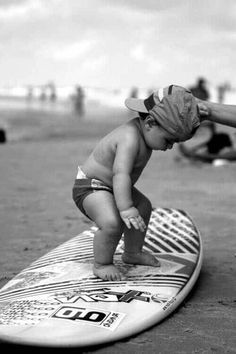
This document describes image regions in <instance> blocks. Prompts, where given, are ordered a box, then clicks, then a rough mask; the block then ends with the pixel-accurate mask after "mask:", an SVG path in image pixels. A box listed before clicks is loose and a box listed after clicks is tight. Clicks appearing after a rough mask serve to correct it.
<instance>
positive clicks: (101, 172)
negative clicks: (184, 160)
mask: <svg viewBox="0 0 236 354" xmlns="http://www.w3.org/2000/svg"><path fill="white" fill-rule="evenodd" d="M138 122H139V119H138V118H134V119H132V120H130V121H129V122H127V123H126V124H123V125H121V126H119V127H118V128H116V129H114V130H113V131H112V132H110V133H109V134H108V135H106V136H105V137H104V138H103V139H102V140H101V141H100V142H99V143H98V144H97V146H96V147H95V148H94V150H93V151H92V153H91V154H90V156H89V157H88V159H87V160H86V161H85V163H84V164H83V166H82V169H83V171H84V172H85V174H86V175H87V176H88V177H91V178H97V179H100V180H102V181H103V182H104V183H106V184H107V185H109V186H112V179H113V174H114V161H115V160H117V159H120V160H121V162H122V159H123V161H124V166H123V167H124V169H125V168H126V166H125V164H126V160H127V159H125V158H124V157H126V158H127V155H129V154H132V158H133V162H132V163H133V165H132V169H131V170H130V175H131V178H132V181H133V184H134V183H135V182H136V180H137V179H138V177H139V176H140V174H141V172H142V170H143V168H144V167H145V165H146V163H147V161H148V160H149V158H150V155H151V152H150V150H148V149H147V146H146V144H145V142H144V140H143V138H142V135H141V133H140V129H139V126H138V124H139V123H138ZM126 147H127V148H126ZM119 154H120V155H121V156H118V155H119Z"/></svg>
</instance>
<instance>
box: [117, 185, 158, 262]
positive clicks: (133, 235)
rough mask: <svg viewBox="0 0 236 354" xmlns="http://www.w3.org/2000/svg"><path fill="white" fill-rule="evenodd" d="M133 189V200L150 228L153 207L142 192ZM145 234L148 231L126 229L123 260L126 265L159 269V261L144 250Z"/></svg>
mask: <svg viewBox="0 0 236 354" xmlns="http://www.w3.org/2000/svg"><path fill="white" fill-rule="evenodd" d="M133 189H134V190H133V200H134V202H135V207H136V208H137V209H138V210H139V213H140V215H141V216H142V218H143V219H144V222H145V224H146V226H148V223H149V219H150V216H151V212H152V205H151V203H150V201H149V200H148V199H147V198H146V197H145V196H144V195H143V194H142V193H141V192H139V191H138V190H137V189H136V188H133ZM145 234H146V231H145V232H142V231H140V230H136V229H135V228H134V227H132V228H131V229H128V228H125V231H124V242H125V251H124V254H123V256H122V259H123V261H124V262H125V263H130V264H141V265H148V266H153V267H158V266H160V263H159V261H158V260H157V259H156V258H155V257H154V256H153V255H152V254H150V253H148V252H145V251H143V250H142V247H143V244H144V239H145Z"/></svg>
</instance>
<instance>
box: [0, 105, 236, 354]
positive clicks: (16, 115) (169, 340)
mask: <svg viewBox="0 0 236 354" xmlns="http://www.w3.org/2000/svg"><path fill="white" fill-rule="evenodd" d="M0 117H1V120H0V122H1V121H2V122H3V124H4V125H5V127H6V131H7V138H8V141H7V143H6V144H0V161H1V169H0V178H1V183H0V195H1V198H0V214H1V217H0V230H1V231H0V241H1V247H0V286H1V287H2V286H3V285H4V284H5V283H6V282H7V281H9V280H10V279H12V278H13V277H14V276H15V275H16V274H18V273H19V272H20V271H21V270H22V269H23V268H25V267H27V266H28V265H29V264H30V263H31V262H33V261H34V260H36V259H37V258H39V257H40V256H42V255H44V254H45V253H46V252H48V251H50V250H51V249H53V248H54V247H56V246H58V245H60V244H61V243H62V242H64V241H66V240H69V239H70V238H72V237H73V236H75V235H77V234H79V233H80V232H81V231H83V230H86V229H88V228H89V227H90V226H92V223H91V222H90V221H89V220H88V219H86V218H85V217H84V216H83V215H82V214H81V213H80V212H79V211H78V210H77V208H76V207H75V205H74V202H73V200H72V197H71V189H72V185H73V182H74V178H75V175H76V169H77V165H78V164H80V163H82V162H83V161H84V159H85V158H86V156H88V154H89V153H90V152H91V150H92V148H93V147H94V145H95V144H96V142H97V141H98V140H99V139H100V138H101V137H102V136H103V135H105V134H106V133H107V132H109V131H110V130H111V129H113V128H114V127H116V126H117V125H118V124H120V123H123V122H125V121H126V120H127V119H129V118H130V115H129V114H128V113H127V111H126V110H125V109H118V108H114V107H100V106H99V107H96V105H94V107H93V108H92V109H91V110H90V111H88V112H87V113H86V115H85V116H84V117H78V116H76V115H75V114H74V113H71V112H66V111H64V112H62V113H60V112H55V111H53V112H51V111H50V110H47V111H44V110H40V109H37V110H32V109H31V110H30V109H22V108H21V109H18V108H15V109H14V110H7V109H6V108H1V110H0ZM235 176H236V163H231V164H227V165H225V166H219V167H214V166H212V165H210V164H201V163H198V164H194V163H190V162H189V161H187V160H185V159H182V158H180V157H179V152H178V149H177V147H174V148H173V150H171V151H168V152H154V153H153V155H152V158H151V160H150V162H149V164H148V166H147V167H146V169H145V170H144V172H143V174H142V176H141V178H140V180H139V181H138V183H137V187H138V188H139V189H140V190H141V191H142V192H143V193H144V194H146V195H147V196H148V197H149V198H150V200H151V201H152V204H153V206H156V207H158V206H161V207H173V208H179V209H183V210H185V211H187V212H188V213H189V214H190V215H191V216H192V218H193V220H194V222H195V223H196V225H197V227H198V228H199V230H200V232H201V235H202V240H203V249H204V261H203V266H202V270H201V273H200V276H199V279H198V281H197V283H196V285H195V286H194V289H193V290H192V292H191V294H190V295H189V296H188V298H187V299H186V301H184V303H183V304H182V305H181V306H180V307H179V308H178V309H177V310H176V311H175V312H174V313H173V314H172V315H171V316H169V317H168V318H167V319H166V320H165V321H163V322H162V323H160V324H158V325H157V326H154V327H152V328H150V329H148V330H146V331H144V332H143V333H140V334H137V335H136V336H134V337H132V338H127V339H125V340H122V341H119V342H117V343H111V344H109V345H105V346H100V347H96V348H86V349H84V350H81V351H80V350H78V349H77V350H75V349H74V350H71V351H73V352H76V353H78V352H84V353H92V352H93V353H100V354H108V353H111V352H112V353H114V354H116V353H117V354H118V353H124V352H125V353H139V354H142V353H146V354H149V353H182V354H190V353H219V354H221V353H222V354H223V353H236V282H235V276H236V267H235V261H236V237H235V234H236V230H235V229H236V221H235V200H236V188H235V183H236V182H235ZM1 347H2V349H3V348H4V349H5V348H8V347H9V348H10V347H11V346H7V345H5V344H3V343H2V344H1V343H0V349H1ZM17 349H18V350H20V349H19V348H17ZM67 352H70V350H68V351H67Z"/></svg>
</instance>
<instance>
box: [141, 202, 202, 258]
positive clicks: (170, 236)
mask: <svg viewBox="0 0 236 354" xmlns="http://www.w3.org/2000/svg"><path fill="white" fill-rule="evenodd" d="M168 219H169V220H170V222H168V223H167V220H168ZM154 230H155V231H154ZM145 241H146V244H145V246H146V248H147V249H149V250H151V251H153V250H154V249H155V245H157V248H156V252H163V251H164V252H170V253H171V252H179V253H194V254H196V253H198V250H199V241H198V238H197V231H196V230H195V229H194V227H193V226H192V224H191V221H190V220H189V219H188V217H187V216H186V215H184V213H182V212H180V211H177V210H172V209H157V211H156V212H154V213H153V217H152V218H151V221H150V225H149V229H148V231H147V237H146V240H145Z"/></svg>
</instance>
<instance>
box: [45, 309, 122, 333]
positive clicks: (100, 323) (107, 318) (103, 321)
mask: <svg viewBox="0 0 236 354" xmlns="http://www.w3.org/2000/svg"><path fill="white" fill-rule="evenodd" d="M51 317H52V318H57V319H61V320H70V321H75V322H79V323H81V322H84V323H86V324H89V325H92V326H97V327H102V328H105V329H109V330H111V331H114V329H116V328H117V327H118V325H119V324H120V322H121V321H122V319H123V318H124V317H125V314H124V313H121V312H110V311H104V310H100V309H99V310H96V309H89V308H85V307H74V306H62V307H60V308H59V309H58V310H57V311H56V312H55V313H54V314H53V315H52V316H51Z"/></svg>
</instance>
